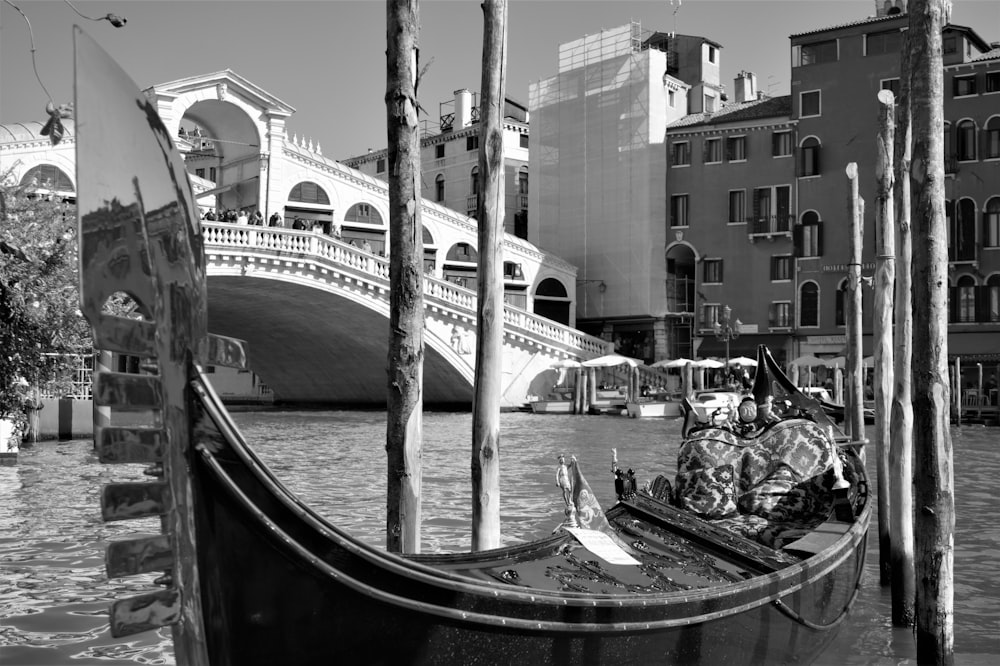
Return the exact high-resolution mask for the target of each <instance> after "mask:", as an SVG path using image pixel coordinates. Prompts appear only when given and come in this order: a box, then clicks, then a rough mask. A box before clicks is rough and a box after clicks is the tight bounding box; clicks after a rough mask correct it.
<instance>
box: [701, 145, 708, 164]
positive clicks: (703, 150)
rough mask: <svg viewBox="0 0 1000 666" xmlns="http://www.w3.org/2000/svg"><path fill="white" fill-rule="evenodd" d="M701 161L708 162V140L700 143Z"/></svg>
mask: <svg viewBox="0 0 1000 666" xmlns="http://www.w3.org/2000/svg"><path fill="white" fill-rule="evenodd" d="M701 161H702V162H708V139H705V140H703V141H702V142H701Z"/></svg>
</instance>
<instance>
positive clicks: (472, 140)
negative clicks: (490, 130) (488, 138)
mask: <svg viewBox="0 0 1000 666" xmlns="http://www.w3.org/2000/svg"><path fill="white" fill-rule="evenodd" d="M465 149H466V150H479V137H478V136H467V137H465Z"/></svg>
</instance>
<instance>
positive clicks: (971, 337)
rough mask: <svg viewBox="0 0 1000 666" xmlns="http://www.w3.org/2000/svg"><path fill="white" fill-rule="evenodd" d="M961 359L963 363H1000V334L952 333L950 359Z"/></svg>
mask: <svg viewBox="0 0 1000 666" xmlns="http://www.w3.org/2000/svg"><path fill="white" fill-rule="evenodd" d="M956 356H957V357H959V358H960V359H961V360H962V363H985V362H1000V334H998V333H995V332H993V333H982V332H976V333H950V334H949V335H948V358H951V359H953V358H955V357H956Z"/></svg>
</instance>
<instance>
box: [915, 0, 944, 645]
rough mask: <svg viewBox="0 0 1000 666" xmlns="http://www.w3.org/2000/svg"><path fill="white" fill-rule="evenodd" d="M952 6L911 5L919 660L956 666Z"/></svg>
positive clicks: (932, 1)
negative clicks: (949, 217)
mask: <svg viewBox="0 0 1000 666" xmlns="http://www.w3.org/2000/svg"><path fill="white" fill-rule="evenodd" d="M950 6H951V3H950V2H946V1H945V0H910V3H909V8H908V14H909V33H910V47H909V56H910V110H911V118H912V122H913V163H912V165H911V167H910V177H911V178H912V179H913V204H914V206H913V225H914V228H913V231H914V243H913V302H914V304H915V306H914V308H913V433H914V436H913V454H914V460H915V465H914V479H915V480H916V483H915V490H914V503H915V509H916V510H915V522H914V535H915V539H914V544H915V547H916V548H915V550H916V561H915V570H916V580H917V594H916V620H917V622H916V634H917V662H918V663H920V664H949V665H950V664H952V663H953V661H954V654H955V637H954V633H953V632H954V626H953V625H954V588H953V576H954V570H953V565H954V552H955V549H954V546H955V543H954V534H955V496H954V478H953V477H954V470H953V468H952V448H951V432H950V431H949V414H948V411H949V402H950V400H949V398H950V387H949V385H948V290H947V287H948V228H947V221H946V218H945V212H944V200H945V192H944V137H943V135H942V132H941V128H942V127H944V103H943V100H944V68H943V63H942V55H941V30H942V29H943V28H944V27H945V25H946V24H947V22H948V13H949V8H950Z"/></svg>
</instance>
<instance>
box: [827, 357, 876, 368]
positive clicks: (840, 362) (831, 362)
mask: <svg viewBox="0 0 1000 666" xmlns="http://www.w3.org/2000/svg"><path fill="white" fill-rule="evenodd" d="M823 365H825V366H826V367H828V368H846V367H847V357H846V356H834V357H833V358H828V359H826V360H825V361H824V363H823ZM861 365H862V366H864V367H866V368H873V367H875V357H874V356H865V357H864V358H863V359H861Z"/></svg>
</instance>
